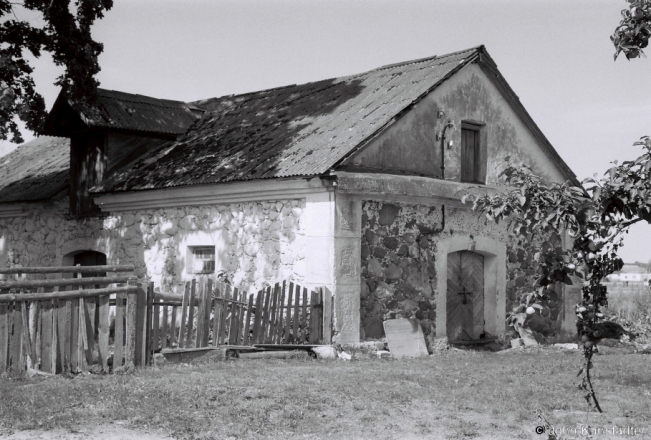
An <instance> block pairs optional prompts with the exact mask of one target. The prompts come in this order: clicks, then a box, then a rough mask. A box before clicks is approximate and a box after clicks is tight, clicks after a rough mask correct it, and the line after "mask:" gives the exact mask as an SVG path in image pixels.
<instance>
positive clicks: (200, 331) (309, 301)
mask: <svg viewBox="0 0 651 440" xmlns="http://www.w3.org/2000/svg"><path fill="white" fill-rule="evenodd" d="M182 290H183V293H161V292H156V293H154V296H153V310H152V319H151V322H152V324H153V328H152V331H151V335H152V340H151V347H152V349H153V351H160V350H165V351H169V350H174V349H189V348H206V347H217V346H222V345H231V346H251V345H254V344H322V343H330V342H331V320H332V314H331V306H332V297H331V294H330V291H329V290H328V289H326V288H320V289H317V290H310V291H308V289H307V288H305V287H301V286H300V285H298V284H294V283H293V282H286V281H284V282H282V283H277V284H275V285H274V286H273V287H267V288H264V289H262V290H260V291H258V292H257V294H250V295H248V296H247V295H246V293H245V292H241V291H239V289H238V288H233V287H232V286H230V285H228V284H225V283H221V282H220V283H213V282H212V280H210V279H208V280H201V281H199V282H198V281H197V280H192V281H189V282H187V283H186V284H185V286H184V289H182Z"/></svg>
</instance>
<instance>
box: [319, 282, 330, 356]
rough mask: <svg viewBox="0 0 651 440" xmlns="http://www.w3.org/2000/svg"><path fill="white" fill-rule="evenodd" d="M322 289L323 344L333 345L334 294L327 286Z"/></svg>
mask: <svg viewBox="0 0 651 440" xmlns="http://www.w3.org/2000/svg"><path fill="white" fill-rule="evenodd" d="M320 289H321V298H322V303H321V304H322V305H323V322H322V324H321V325H322V326H323V343H324V344H332V292H331V291H330V289H328V288H327V287H326V286H323V287H321V288H320Z"/></svg>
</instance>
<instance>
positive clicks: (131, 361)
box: [124, 279, 138, 368]
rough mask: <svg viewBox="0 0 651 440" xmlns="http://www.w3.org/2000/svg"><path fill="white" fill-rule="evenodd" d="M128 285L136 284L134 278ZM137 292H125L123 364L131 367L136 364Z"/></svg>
mask: <svg viewBox="0 0 651 440" xmlns="http://www.w3.org/2000/svg"><path fill="white" fill-rule="evenodd" d="M127 285H128V286H138V281H137V280H136V279H131V280H129V281H128V282H127ZM137 300H138V293H137V292H128V293H127V326H126V327H127V328H126V344H125V345H126V350H125V353H124V365H125V367H127V368H133V367H134V366H135V364H136V317H137V316H138V314H137V304H136V302H137Z"/></svg>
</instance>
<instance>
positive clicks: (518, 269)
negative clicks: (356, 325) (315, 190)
mask: <svg viewBox="0 0 651 440" xmlns="http://www.w3.org/2000/svg"><path fill="white" fill-rule="evenodd" d="M446 209H447V211H446V214H445V228H444V229H443V230H442V226H443V222H442V220H443V216H442V209H441V207H440V206H424V205H410V204H403V203H383V202H379V201H363V202H362V223H361V232H362V247H361V260H362V264H361V265H362V277H361V295H360V297H361V311H360V313H361V323H360V324H361V338H362V339H363V340H364V339H366V340H372V339H379V338H382V337H383V336H384V329H383V326H382V322H383V321H384V320H386V319H393V318H411V317H415V318H417V319H419V320H420V322H421V326H422V328H423V331H424V333H425V335H426V337H427V338H428V340H429V339H431V338H432V337H434V336H435V335H436V326H435V322H436V313H437V310H436V300H435V299H436V295H437V294H438V292H437V291H436V289H437V287H436V286H437V276H438V274H437V273H436V264H435V258H436V257H435V256H436V245H437V242H438V241H439V240H441V239H443V238H447V237H450V236H453V235H464V236H468V235H476V236H487V237H491V238H494V239H496V240H499V241H502V242H506V243H507V271H506V272H507V277H508V280H507V284H506V286H507V289H506V290H507V291H506V311H507V313H508V312H509V311H511V310H512V308H513V307H514V306H516V305H517V304H518V303H519V298H520V296H521V295H526V294H527V293H528V292H531V291H532V289H533V283H534V278H535V276H534V274H535V269H536V266H537V262H536V261H535V258H534V255H535V253H536V252H538V250H539V249H540V247H541V246H559V245H560V238H559V237H558V236H555V237H552V238H550V239H549V241H546V242H543V243H538V245H536V244H535V243H530V242H520V241H517V240H514V239H513V238H512V237H511V236H510V235H509V234H508V231H507V229H506V227H505V226H504V225H496V224H495V223H493V222H489V221H487V220H486V219H485V218H483V217H480V216H478V215H477V214H476V213H474V212H472V211H471V210H469V209H455V208H450V207H446ZM444 276H445V275H444ZM556 290H557V292H559V293H557V292H555V291H552V290H551V289H550V290H549V291H548V294H549V296H550V299H549V300H548V301H546V302H545V304H544V308H543V310H542V312H541V313H537V314H535V315H532V316H531V317H529V319H528V322H527V324H528V325H529V326H530V327H531V328H532V330H534V331H535V332H537V333H538V336H540V337H541V339H542V338H543V337H549V336H554V335H556V334H558V332H559V330H560V326H561V319H562V313H561V310H562V301H561V295H560V292H561V290H560V289H556ZM509 330H511V328H510V327H509Z"/></svg>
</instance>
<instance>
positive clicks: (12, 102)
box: [0, 0, 113, 143]
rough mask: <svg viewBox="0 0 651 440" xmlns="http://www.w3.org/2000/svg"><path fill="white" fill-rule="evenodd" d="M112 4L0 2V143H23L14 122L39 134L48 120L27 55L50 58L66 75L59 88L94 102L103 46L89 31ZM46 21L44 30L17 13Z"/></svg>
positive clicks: (99, 0)
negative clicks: (25, 12) (19, 10)
mask: <svg viewBox="0 0 651 440" xmlns="http://www.w3.org/2000/svg"><path fill="white" fill-rule="evenodd" d="M112 6H113V0H76V1H75V2H71V0H24V1H22V2H12V1H10V0H0V19H2V23H1V24H0V139H1V140H7V139H9V138H10V136H11V141H12V142H16V143H20V142H23V138H22V136H21V133H20V130H19V129H18V125H17V123H16V117H17V118H19V119H20V120H22V121H23V122H24V123H25V125H26V127H27V128H28V129H29V130H31V131H33V132H35V133H38V132H39V131H40V130H41V128H42V126H43V122H44V120H45V116H46V111H45V101H44V100H43V97H42V96H41V95H40V94H39V93H38V92H36V90H35V89H34V80H33V78H32V71H33V68H32V67H31V66H30V65H29V63H28V61H27V60H26V59H25V55H26V54H27V53H31V54H32V55H33V56H34V57H36V58H38V57H39V56H40V55H41V52H48V53H49V54H50V55H51V56H52V59H53V61H54V63H55V64H56V65H58V66H64V67H65V72H64V73H63V74H62V75H61V76H59V77H58V78H57V79H56V82H55V84H56V85H57V86H61V87H62V89H63V90H64V91H65V92H66V93H67V94H68V96H69V97H70V98H71V99H73V100H84V101H87V102H88V101H92V99H93V98H94V96H95V94H96V92H97V86H98V85H99V83H98V82H97V80H96V79H95V78H94V76H95V75H96V74H97V73H98V72H99V71H100V67H99V64H98V62H97V57H98V55H99V54H100V53H102V50H103V45H102V44H101V43H98V42H96V41H94V40H93V39H92V37H91V26H92V24H93V23H94V22H95V20H96V19H98V18H102V17H103V16H104V15H103V14H104V11H107V10H109V9H111V7H112ZM16 7H18V8H24V9H26V10H30V11H35V12H37V13H40V14H41V15H42V23H43V26H41V27H37V26H35V25H33V24H31V23H29V22H27V21H23V20H19V19H18V17H17V14H16V11H15V10H14V8H16Z"/></svg>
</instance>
